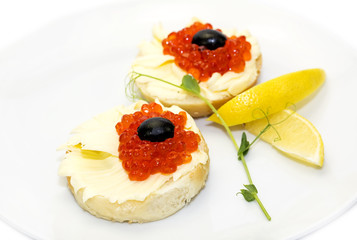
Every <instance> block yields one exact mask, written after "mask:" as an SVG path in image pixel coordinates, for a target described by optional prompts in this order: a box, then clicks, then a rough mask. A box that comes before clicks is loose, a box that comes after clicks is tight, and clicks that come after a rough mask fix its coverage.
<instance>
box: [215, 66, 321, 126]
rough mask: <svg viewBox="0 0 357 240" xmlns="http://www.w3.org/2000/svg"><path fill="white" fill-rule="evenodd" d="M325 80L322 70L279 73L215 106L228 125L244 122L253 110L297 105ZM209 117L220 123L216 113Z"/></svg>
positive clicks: (254, 116) (268, 111)
mask: <svg viewBox="0 0 357 240" xmlns="http://www.w3.org/2000/svg"><path fill="white" fill-rule="evenodd" d="M324 81H325V72H324V70H322V69H318V68H315V69H307V70H302V71H297V72H293V73H289V74H285V75H282V76H280V77H277V78H274V79H272V80H269V81H267V82H264V83H261V84H259V85H257V86H255V87H253V88H250V89H249V90H247V91H245V92H243V93H241V94H239V95H237V96H236V97H234V98H233V99H231V100H230V101H228V102H226V103H225V104H224V105H223V106H222V107H220V108H219V109H218V113H219V114H220V115H221V117H222V118H223V119H224V121H225V122H226V123H227V125H228V126H234V125H238V124H242V123H247V122H250V121H253V120H256V119H257V118H263V117H264V116H263V115H261V116H257V115H256V114H254V111H255V110H256V109H260V110H261V111H262V112H265V113H268V114H273V113H276V112H279V111H281V110H283V109H285V108H286V107H287V106H289V105H293V104H296V103H297V102H299V101H301V100H302V99H304V98H305V97H307V96H309V95H310V94H312V93H313V92H314V91H316V90H317V89H318V88H319V87H320V86H321V85H322V84H323V82H324ZM208 120H210V121H213V122H216V123H219V124H221V121H220V120H219V118H218V117H217V116H216V114H213V115H211V116H210V117H209V118H208Z"/></svg>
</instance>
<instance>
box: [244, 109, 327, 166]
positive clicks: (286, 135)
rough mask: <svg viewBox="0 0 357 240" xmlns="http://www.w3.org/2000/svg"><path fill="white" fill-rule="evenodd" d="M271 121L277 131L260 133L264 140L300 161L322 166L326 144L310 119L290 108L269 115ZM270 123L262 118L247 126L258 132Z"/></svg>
mask: <svg viewBox="0 0 357 240" xmlns="http://www.w3.org/2000/svg"><path fill="white" fill-rule="evenodd" d="M269 122H270V123H271V124H272V125H273V127H274V128H275V129H276V131H275V130H274V129H273V128H272V127H270V128H269V129H268V130H267V131H266V132H264V133H263V134H262V135H261V136H260V138H261V139H262V140H264V141H265V142H268V143H270V144H271V145H273V146H274V147H275V148H276V149H278V150H279V151H281V152H283V153H285V154H287V155H288V156H290V157H292V158H294V159H296V160H299V161H300V162H303V163H305V164H308V165H312V166H315V167H322V165H323V162H324V144H323V142H322V138H321V135H320V133H319V132H318V131H317V130H316V128H315V127H314V126H313V125H312V123H311V122H309V121H308V120H307V119H305V118H304V117H302V116H301V115H299V114H297V113H296V112H294V111H292V110H290V109H285V110H283V111H280V112H277V113H275V114H272V115H269ZM267 124H268V122H267V119H259V120H255V121H252V122H248V123H246V124H245V128H246V129H247V130H248V131H249V132H250V133H252V134H254V135H258V134H259V133H260V132H261V131H262V130H263V129H264V128H265V126H267ZM275 124H276V125H275Z"/></svg>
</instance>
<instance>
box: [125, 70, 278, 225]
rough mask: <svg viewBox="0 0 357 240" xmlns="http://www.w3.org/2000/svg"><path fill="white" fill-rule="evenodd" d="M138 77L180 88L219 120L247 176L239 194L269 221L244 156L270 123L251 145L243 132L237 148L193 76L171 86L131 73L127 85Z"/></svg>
mask: <svg viewBox="0 0 357 240" xmlns="http://www.w3.org/2000/svg"><path fill="white" fill-rule="evenodd" d="M139 77H148V78H151V79H155V80H158V81H160V82H163V83H166V84H169V85H171V86H174V87H177V88H180V89H182V90H185V91H187V92H189V93H191V94H193V95H194V96H196V97H198V98H200V99H201V100H202V101H204V102H205V103H206V104H207V105H208V106H209V108H210V109H211V110H212V111H213V112H214V113H215V114H216V116H217V117H218V118H219V120H220V121H221V123H222V125H223V127H224V128H225V130H226V132H227V134H228V135H229V137H230V138H231V140H232V142H233V145H234V146H235V148H236V150H237V151H238V154H237V155H238V160H240V161H241V162H242V164H243V167H244V170H245V173H246V175H247V178H248V181H249V184H247V185H244V187H245V188H246V189H241V190H240V192H239V193H240V194H242V195H243V197H244V199H245V200H246V201H248V202H251V201H254V200H255V201H257V203H258V204H259V206H260V208H261V210H262V211H263V213H264V214H265V216H266V218H267V219H268V220H269V221H270V220H271V217H270V215H269V213H268V212H267V210H266V209H265V207H264V205H263V203H262V202H261V201H260V199H259V197H258V190H257V188H256V186H255V185H254V184H253V180H252V177H251V175H250V172H249V169H248V166H247V163H246V160H245V158H244V156H245V155H246V154H247V153H248V151H249V149H250V147H251V146H252V144H254V143H255V142H256V140H257V139H258V138H259V137H260V136H261V135H262V134H263V133H264V132H265V131H267V130H268V129H269V128H270V127H272V124H270V122H269V121H268V125H267V126H266V127H265V128H264V129H263V130H262V131H261V132H260V134H259V135H258V136H257V137H256V138H255V139H254V140H253V142H252V143H249V142H248V140H247V136H246V134H245V133H244V132H243V135H242V140H241V145H240V147H239V145H238V144H237V142H236V140H235V138H234V137H233V134H232V132H231V130H230V129H229V127H228V125H227V124H226V122H225V121H224V119H223V118H222V117H221V115H220V114H219V113H218V111H217V109H216V108H215V107H214V106H213V105H212V104H211V102H210V101H209V100H208V99H207V98H205V97H203V96H202V95H201V93H200V86H199V85H198V83H197V80H196V79H195V78H194V77H193V76H191V75H185V76H184V77H183V78H182V83H181V85H176V84H173V83H171V82H168V81H165V80H164V79H161V78H156V77H153V76H150V75H147V74H142V73H138V72H135V71H133V72H132V73H131V75H130V82H129V84H133V83H134V82H135V80H136V79H138V78H139ZM239 193H237V194H239Z"/></svg>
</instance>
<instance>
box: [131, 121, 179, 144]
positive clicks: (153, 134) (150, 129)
mask: <svg viewBox="0 0 357 240" xmlns="http://www.w3.org/2000/svg"><path fill="white" fill-rule="evenodd" d="M174 130H175V126H174V124H173V123H172V122H171V121H170V120H168V119H166V118H162V117H153V118H149V119H147V120H145V121H144V122H142V123H141V124H140V126H139V127H138V136H139V138H140V139H141V140H147V141H150V142H163V141H165V140H166V139H168V138H173V137H174Z"/></svg>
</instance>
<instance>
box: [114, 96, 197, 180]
mask: <svg viewBox="0 0 357 240" xmlns="http://www.w3.org/2000/svg"><path fill="white" fill-rule="evenodd" d="M152 117H162V118H166V119H169V120H170V121H171V122H172V123H173V124H174V125H175V130H174V137H173V138H168V139H166V140H165V141H163V142H150V141H146V140H141V139H140V138H139V136H138V132H137V129H138V127H139V126H140V124H141V123H142V122H143V121H145V120H146V119H148V118H152ZM186 120H187V116H186V113H185V112H183V111H182V112H180V113H179V114H174V113H172V112H169V111H163V109H162V107H161V105H159V104H157V103H154V102H153V103H150V104H143V105H142V107H141V110H140V111H137V112H135V113H133V114H126V115H123V117H122V119H121V121H120V122H118V123H117V125H116V126H115V128H116V131H117V133H118V134H119V158H120V160H121V161H122V165H123V168H124V169H125V170H126V171H127V173H128V175H129V179H130V180H132V181H143V180H145V179H147V178H148V177H149V176H150V175H151V174H155V173H159V172H160V173H163V174H170V173H174V172H175V171H176V169H177V166H179V165H181V164H184V163H188V162H190V161H191V159H192V156H191V153H192V152H194V151H196V150H197V148H198V144H199V142H200V141H201V138H200V136H199V135H198V134H196V133H194V132H192V131H185V130H184V127H185V125H186Z"/></svg>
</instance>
